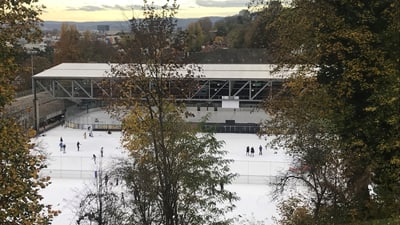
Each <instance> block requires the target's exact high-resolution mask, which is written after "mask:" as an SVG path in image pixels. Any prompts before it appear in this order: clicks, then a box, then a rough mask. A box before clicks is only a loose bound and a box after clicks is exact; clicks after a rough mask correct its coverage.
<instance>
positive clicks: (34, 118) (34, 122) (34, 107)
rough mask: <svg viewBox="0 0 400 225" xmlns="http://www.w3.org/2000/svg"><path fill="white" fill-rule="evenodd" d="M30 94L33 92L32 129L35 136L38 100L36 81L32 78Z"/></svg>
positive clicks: (37, 120)
mask: <svg viewBox="0 0 400 225" xmlns="http://www.w3.org/2000/svg"><path fill="white" fill-rule="evenodd" d="M32 89H33V90H32V92H33V128H34V129H35V131H36V134H38V133H39V118H40V117H39V100H38V98H37V93H36V91H37V90H36V80H35V79H34V78H33V77H32Z"/></svg>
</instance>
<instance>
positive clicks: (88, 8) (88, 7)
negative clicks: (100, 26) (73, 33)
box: [67, 4, 138, 12]
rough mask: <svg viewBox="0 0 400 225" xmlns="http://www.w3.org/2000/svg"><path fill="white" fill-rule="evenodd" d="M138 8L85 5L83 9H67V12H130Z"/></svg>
mask: <svg viewBox="0 0 400 225" xmlns="http://www.w3.org/2000/svg"><path fill="white" fill-rule="evenodd" d="M137 7H138V6H133V5H118V4H117V5H101V6H97V5H85V6H81V7H67V11H85V12H98V11H107V10H130V9H132V8H137Z"/></svg>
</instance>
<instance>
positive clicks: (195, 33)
mask: <svg viewBox="0 0 400 225" xmlns="http://www.w3.org/2000/svg"><path fill="white" fill-rule="evenodd" d="M187 32H188V46H189V49H188V51H189V52H198V51H201V49H202V47H203V45H204V40H205V37H204V32H203V29H202V28H201V25H200V23H199V22H196V23H191V24H189V25H188V28H187Z"/></svg>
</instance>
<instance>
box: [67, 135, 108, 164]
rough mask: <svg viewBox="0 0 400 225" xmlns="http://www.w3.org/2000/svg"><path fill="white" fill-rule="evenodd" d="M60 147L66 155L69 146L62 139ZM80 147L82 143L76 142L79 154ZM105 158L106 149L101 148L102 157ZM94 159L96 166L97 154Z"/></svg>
mask: <svg viewBox="0 0 400 225" xmlns="http://www.w3.org/2000/svg"><path fill="white" fill-rule="evenodd" d="M59 146H60V151H61V152H63V153H66V147H67V145H66V144H65V143H64V140H63V138H62V137H60V144H59ZM80 147H81V143H80V142H79V141H78V142H76V148H77V150H78V152H79V150H80ZM103 156H104V149H103V147H101V148H100V157H101V158H103ZM92 159H93V161H94V164H96V154H93V156H92Z"/></svg>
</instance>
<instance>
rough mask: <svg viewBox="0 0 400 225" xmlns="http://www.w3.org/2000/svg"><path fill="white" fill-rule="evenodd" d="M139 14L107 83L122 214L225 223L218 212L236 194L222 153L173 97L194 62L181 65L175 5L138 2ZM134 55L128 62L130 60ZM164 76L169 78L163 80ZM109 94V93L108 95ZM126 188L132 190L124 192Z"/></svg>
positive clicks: (187, 83) (183, 89)
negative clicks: (116, 129) (118, 137)
mask: <svg viewBox="0 0 400 225" xmlns="http://www.w3.org/2000/svg"><path fill="white" fill-rule="evenodd" d="M143 8H144V11H145V18H143V19H135V18H133V19H132V20H131V29H132V30H131V33H130V34H129V35H128V36H127V37H126V39H124V41H123V43H122V45H121V47H123V49H124V51H123V55H122V56H123V59H122V64H121V65H118V66H115V67H114V68H113V71H112V77H111V78H110V81H109V82H106V83H107V84H112V85H113V90H115V91H118V92H119V93H118V96H123V97H122V98H120V99H118V101H113V102H112V103H113V104H112V105H111V110H112V111H113V112H115V113H116V115H118V114H122V115H123V116H122V117H121V118H122V119H123V138H122V142H123V144H124V147H125V148H126V149H127V150H128V152H129V154H130V158H131V159H132V160H131V161H128V162H126V163H124V164H122V166H121V167H120V168H119V171H121V172H118V174H122V176H123V177H122V178H123V179H124V181H125V182H126V183H127V186H128V189H129V193H131V195H130V196H129V204H128V206H127V207H129V209H130V211H131V212H132V214H130V215H129V216H130V220H131V221H135V223H138V224H165V225H178V224H221V225H222V224H228V223H229V219H227V218H225V216H224V214H225V213H226V212H228V211H230V210H232V208H233V207H234V205H233V203H232V202H233V201H234V200H235V199H236V198H237V197H236V196H235V194H234V193H232V192H229V191H228V190H226V189H224V185H226V184H229V183H231V182H232V179H233V178H234V175H233V174H231V173H230V172H229V167H228V164H229V162H230V161H229V160H225V159H224V158H223V156H224V154H226V153H225V152H224V151H221V150H220V147H221V145H222V143H221V142H219V141H217V140H216V139H215V137H214V136H213V135H212V134H198V130H197V129H194V127H193V126H192V125H190V124H187V123H186V122H185V121H184V119H183V117H184V116H190V115H189V114H188V113H187V112H185V107H184V105H183V104H180V103H179V101H177V99H178V98H181V97H183V96H188V95H190V91H191V90H193V88H191V87H192V85H196V82H194V81H193V79H192V78H193V77H194V76H198V75H201V68H199V67H198V66H196V65H185V64H183V63H182V62H184V56H185V54H184V52H185V49H186V48H187V45H186V41H187V40H188V39H187V38H186V36H185V34H184V33H181V32H178V31H177V30H176V21H175V19H174V16H175V14H176V10H177V5H176V3H175V2H173V3H172V4H171V5H169V4H166V5H164V6H163V7H162V8H157V7H156V6H154V5H148V4H146V2H145V5H144V7H143ZM132 62H134V63H132ZM171 81H172V82H171ZM113 100H115V99H113ZM132 193H133V196H132Z"/></svg>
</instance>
